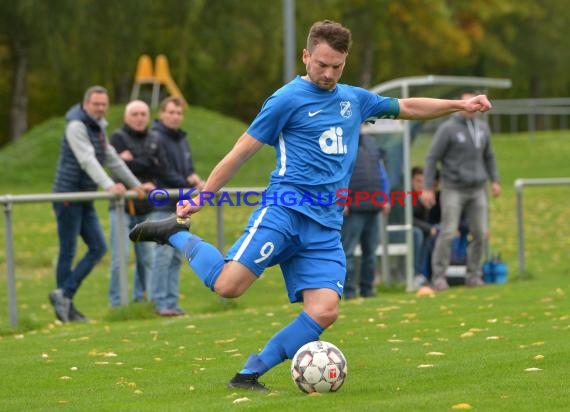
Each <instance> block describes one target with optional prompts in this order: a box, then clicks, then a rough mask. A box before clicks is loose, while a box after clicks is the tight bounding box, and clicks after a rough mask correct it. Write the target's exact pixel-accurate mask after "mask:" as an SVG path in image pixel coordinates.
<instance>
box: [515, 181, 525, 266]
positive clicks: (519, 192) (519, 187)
mask: <svg viewBox="0 0 570 412" xmlns="http://www.w3.org/2000/svg"><path fill="white" fill-rule="evenodd" d="M522 188H523V182H522V180H521V179H517V180H515V191H516V197H517V228H518V238H519V241H518V245H519V248H518V255H519V256H518V257H519V272H520V273H524V270H525V267H524V233H523V230H524V225H523V193H522Z"/></svg>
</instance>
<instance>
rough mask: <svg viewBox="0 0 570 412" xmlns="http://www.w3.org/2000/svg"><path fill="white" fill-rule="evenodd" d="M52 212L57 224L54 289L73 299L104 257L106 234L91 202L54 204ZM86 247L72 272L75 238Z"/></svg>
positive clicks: (75, 248)
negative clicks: (57, 251)
mask: <svg viewBox="0 0 570 412" xmlns="http://www.w3.org/2000/svg"><path fill="white" fill-rule="evenodd" d="M53 210H54V212H55V217H56V221H57V235H58V238H59V255H58V258H57V267H56V281H57V287H58V288H59V289H62V290H63V294H64V296H66V297H68V298H70V299H72V298H73V296H74V295H75V294H76V293H77V290H78V289H79V286H80V285H81V282H83V280H84V279H85V278H86V277H87V275H89V273H90V272H91V271H92V270H93V268H94V267H95V265H96V264H97V262H99V261H100V260H101V258H102V257H103V256H104V255H105V252H106V251H107V245H106V244H105V234H104V233H103V228H102V227H101V223H100V222H99V218H98V217H97V212H96V211H95V207H94V206H93V202H56V203H53ZM78 236H81V238H82V239H83V241H84V242H85V244H86V245H87V252H86V253H85V255H84V256H83V257H82V258H81V259H80V260H79V262H78V263H77V265H76V266H75V268H73V269H72V267H71V265H72V264H73V259H74V258H75V253H77V237H78Z"/></svg>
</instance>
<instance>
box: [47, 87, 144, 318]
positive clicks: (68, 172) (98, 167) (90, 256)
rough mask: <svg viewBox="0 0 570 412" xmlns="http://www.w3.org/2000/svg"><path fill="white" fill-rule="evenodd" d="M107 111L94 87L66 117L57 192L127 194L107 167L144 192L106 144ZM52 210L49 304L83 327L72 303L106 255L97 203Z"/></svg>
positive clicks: (106, 101) (106, 102) (102, 96)
mask: <svg viewBox="0 0 570 412" xmlns="http://www.w3.org/2000/svg"><path fill="white" fill-rule="evenodd" d="M108 107H109V96H108V94H107V90H106V89H105V88H103V87H101V86H92V87H90V88H89V89H87V91H86V92H85V96H84V98H83V103H82V104H77V105H75V106H73V107H72V108H71V109H70V110H69V111H68V112H67V113H66V115H65V119H66V122H67V123H66V126H65V131H64V134H63V138H62V140H61V149H60V154H59V160H58V164H57V171H56V176H55V183H54V186H53V191H54V192H56V193H62V192H91V191H96V190H97V187H102V188H103V189H105V190H107V191H109V192H111V193H115V194H122V193H124V192H125V191H126V190H127V189H126V187H125V185H124V184H123V183H120V182H115V181H114V180H113V179H112V178H111V177H109V175H108V174H107V173H106V172H105V169H104V168H103V166H107V167H109V169H110V170H111V171H112V172H113V173H114V174H115V175H116V176H118V177H119V178H120V179H121V181H123V182H125V184H126V185H127V186H128V187H130V188H137V189H140V190H142V188H141V187H140V186H141V183H140V181H139V180H138V179H137V178H136V177H135V176H134V175H133V174H132V173H131V171H130V170H129V168H128V167H127V166H126V165H125V162H123V160H122V159H121V158H120V157H119V156H118V155H117V152H116V151H115V149H114V148H113V147H112V146H111V145H109V144H108V142H107V137H106V135H105V129H106V128H107V121H106V120H105V113H106V112H107V108H108ZM53 209H54V212H55V217H56V220H57V234H58V238H59V255H58V259H57V268H56V283H57V289H55V290H53V291H52V292H50V294H49V299H50V302H51V304H52V305H53V307H54V310H55V315H56V316H57V318H58V319H59V320H60V321H62V322H68V321H84V320H86V318H85V316H84V315H83V314H82V313H81V312H79V310H77V308H76V307H75V305H74V303H73V298H74V296H75V294H76V293H77V291H78V290H79V287H80V285H81V282H83V280H84V279H85V278H86V277H87V275H89V273H90V272H91V270H92V269H93V267H94V266H95V265H96V264H97V262H99V260H100V259H101V258H102V257H103V255H104V254H105V252H106V250H107V246H106V244H105V235H104V233H103V229H102V227H101V223H100V222H99V218H98V216H97V212H96V210H95V207H94V205H93V201H91V200H85V201H80V202H75V201H73V202H68V201H64V202H54V203H53ZM78 236H81V238H82V239H83V241H84V242H85V244H86V245H87V252H86V254H85V255H84V256H83V257H82V258H81V259H80V260H79V262H77V265H76V266H75V268H72V264H73V259H74V258H75V253H76V251H77V237H78Z"/></svg>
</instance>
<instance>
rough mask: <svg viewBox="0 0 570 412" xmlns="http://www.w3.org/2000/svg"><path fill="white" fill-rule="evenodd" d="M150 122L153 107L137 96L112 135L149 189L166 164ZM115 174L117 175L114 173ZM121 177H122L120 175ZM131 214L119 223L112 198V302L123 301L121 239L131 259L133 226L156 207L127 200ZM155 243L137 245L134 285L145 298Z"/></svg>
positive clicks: (135, 296) (143, 201)
mask: <svg viewBox="0 0 570 412" xmlns="http://www.w3.org/2000/svg"><path fill="white" fill-rule="evenodd" d="M149 122H150V110H149V107H148V105H147V104H146V103H145V102H143V101H142V100H134V101H132V102H130V103H129V104H127V106H126V107H125V114H124V124H123V126H122V127H120V128H118V129H117V130H115V131H114V132H113V134H112V135H111V139H110V143H111V145H112V146H113V147H114V148H115V150H116V151H117V153H118V154H119V156H120V157H121V159H123V160H124V162H125V163H126V165H127V166H128V168H129V169H130V170H131V171H132V172H133V174H134V175H135V176H136V177H137V178H138V179H139V180H140V181H141V182H143V185H144V186H145V189H147V190H151V189H153V188H154V187H155V184H156V183H158V178H159V176H160V171H161V170H162V169H163V168H164V167H165V165H162V164H161V160H160V157H161V153H160V144H159V141H158V136H156V135H154V134H153V133H152V132H150V130H149V129H148V125H149ZM113 177H115V176H113ZM117 180H120V179H119V178H118V177H117ZM126 206H127V208H126V211H127V215H126V216H125V219H124V223H125V227H123V228H119V227H118V226H117V210H116V206H115V202H114V201H111V203H110V207H109V218H110V219H109V220H110V226H111V249H112V251H113V256H112V259H111V278H110V282H109V302H110V303H111V306H113V307H116V306H119V305H120V303H121V295H120V287H119V256H118V254H117V251H118V246H117V245H118V242H119V241H121V242H123V244H124V245H125V246H124V251H125V256H124V258H125V261H128V259H129V248H130V245H129V238H128V233H129V230H130V229H132V228H133V227H134V226H135V225H136V224H137V223H140V222H144V221H145V220H146V219H148V218H149V215H150V213H151V212H152V211H153V207H152V205H151V204H150V203H149V201H148V200H147V199H146V198H145V199H133V200H127V203H126ZM154 248H155V246H154V244H153V243H151V242H141V243H137V244H135V246H134V249H135V259H136V260H135V275H134V287H133V299H134V300H135V301H142V300H145V298H146V294H147V286H148V279H149V277H150V272H151V271H152V265H153V263H154Z"/></svg>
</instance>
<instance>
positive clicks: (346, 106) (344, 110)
mask: <svg viewBox="0 0 570 412" xmlns="http://www.w3.org/2000/svg"><path fill="white" fill-rule="evenodd" d="M340 115H341V116H342V117H344V118H346V119H348V118H349V117H350V116H352V108H351V107H350V101H344V102H340Z"/></svg>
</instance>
